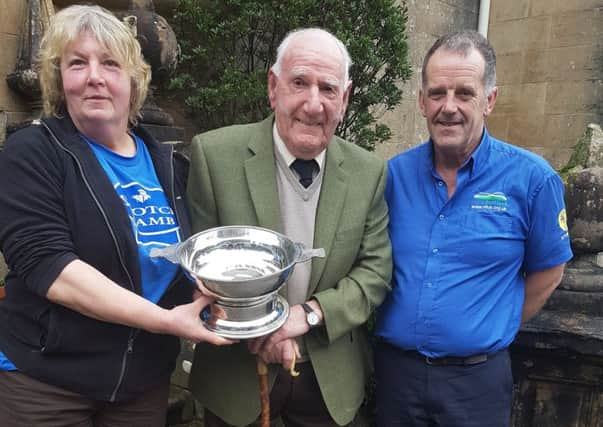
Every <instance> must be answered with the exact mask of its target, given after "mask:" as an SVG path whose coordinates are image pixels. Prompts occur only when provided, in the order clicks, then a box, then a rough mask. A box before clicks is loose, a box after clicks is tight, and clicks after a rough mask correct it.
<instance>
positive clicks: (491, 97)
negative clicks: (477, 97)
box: [484, 86, 498, 117]
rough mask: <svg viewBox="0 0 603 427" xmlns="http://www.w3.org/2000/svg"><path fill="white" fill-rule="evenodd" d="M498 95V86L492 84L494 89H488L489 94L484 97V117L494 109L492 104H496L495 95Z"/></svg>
mask: <svg viewBox="0 0 603 427" xmlns="http://www.w3.org/2000/svg"><path fill="white" fill-rule="evenodd" d="M497 96H498V87H496V86H494V89H492V91H490V95H488V96H487V97H486V109H485V110H484V117H487V116H489V115H490V113H491V112H492V110H494V104H496V97H497Z"/></svg>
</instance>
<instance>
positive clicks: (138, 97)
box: [38, 5, 151, 125]
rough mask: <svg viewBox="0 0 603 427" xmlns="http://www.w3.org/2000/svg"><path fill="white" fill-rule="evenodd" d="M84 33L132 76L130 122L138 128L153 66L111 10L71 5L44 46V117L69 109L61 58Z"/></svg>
mask: <svg viewBox="0 0 603 427" xmlns="http://www.w3.org/2000/svg"><path fill="white" fill-rule="evenodd" d="M82 33H88V34H90V35H92V36H93V37H94V38H95V39H96V41H97V42H98V43H100V44H101V45H102V46H103V47H104V48H105V49H107V51H109V52H111V54H112V55H115V56H116V57H117V59H118V61H119V62H120V63H121V64H122V66H123V67H124V69H125V70H126V72H127V73H128V74H129V75H130V82H131V96H130V113H129V117H128V118H129V122H130V124H131V125H136V123H137V122H138V118H139V117H140V109H141V108H142V104H143V103H144V100H145V98H146V96H147V91H148V87H149V82H150V81H151V67H150V66H149V65H148V64H147V63H146V62H145V61H144V59H143V57H142V53H141V50H140V45H139V44H138V41H137V40H136V38H135V37H134V34H132V31H131V30H130V29H129V28H128V27H127V26H126V25H125V24H124V23H122V22H121V21H119V19H117V18H116V17H115V15H113V14H112V13H111V12H109V11H108V10H106V9H104V8H102V7H99V6H81V5H75V6H70V7H67V8H65V9H62V10H61V11H59V12H58V13H57V14H56V15H54V16H53V18H52V20H51V22H50V26H49V28H48V30H47V31H46V33H45V34H44V37H43V39H42V42H41V44H40V51H39V56H38V74H39V78H40V88H41V89H42V100H43V103H44V114H46V115H47V116H57V117H58V116H59V115H60V112H61V110H62V109H63V108H65V95H64V91H63V82H62V77H61V57H62V56H63V55H64V53H65V50H66V49H67V47H68V46H69V45H70V44H71V43H73V42H74V41H76V40H77V39H78V37H79V36H80V35H81V34H82Z"/></svg>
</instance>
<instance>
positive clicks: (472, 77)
mask: <svg viewBox="0 0 603 427" xmlns="http://www.w3.org/2000/svg"><path fill="white" fill-rule="evenodd" d="M495 69H496V57H495V54H494V50H493V49H492V47H491V46H490V44H489V43H488V41H487V40H486V39H485V38H484V37H482V36H481V35H479V34H478V33H476V32H473V31H463V32H460V33H454V34H448V35H445V36H443V37H441V38H440V39H439V40H437V41H436V43H435V44H434V45H433V46H432V47H431V49H430V50H429V51H428V53H427V55H426V57H425V60H424V62H423V69H422V80H423V83H422V88H421V91H420V93H419V106H420V109H421V112H422V114H423V116H424V117H425V118H426V121H427V128H428V130H429V134H430V139H429V141H427V142H426V143H424V144H422V145H420V146H417V147H415V148H413V149H411V150H409V151H407V152H405V153H402V154H400V155H398V156H397V157H395V158H393V159H392V160H390V162H389V170H388V181H387V186H386V194H385V195H386V199H387V201H388V204H389V210H390V211H389V212H390V225H389V232H390V237H391V240H392V249H393V258H394V283H393V290H392V292H391V293H390V294H389V296H388V297H387V299H386V301H385V303H384V304H383V305H382V306H381V308H380V310H379V316H378V321H377V327H376V335H377V337H378V340H377V341H378V344H377V348H376V354H375V357H376V380H377V422H378V425H379V426H383V427H392V426H425V427H427V426H429V427H432V426H446V427H453V426H454V427H471V426H475V427H484V426H489V427H494V426H501V427H503V426H508V425H509V419H510V409H511V396H512V384H513V380H512V376H511V368H510V360H509V355H508V352H507V347H508V346H509V345H510V344H511V342H512V341H513V339H514V337H515V335H516V334H517V331H518V329H519V326H520V324H521V322H524V321H527V320H528V319H530V318H531V317H532V316H533V315H534V314H535V313H536V312H537V311H538V310H539V309H540V308H541V307H542V305H543V304H544V302H545V301H546V300H547V298H548V297H549V296H550V295H551V293H552V292H553V290H554V289H555V288H556V287H557V285H558V284H559V282H560V281H561V277H562V274H563V268H564V264H565V262H567V261H568V260H569V259H570V258H571V257H572V253H571V249H570V245H569V237H568V234H567V225H566V220H565V207H564V202H563V184H562V182H561V180H560V178H559V176H558V175H557V174H556V173H555V171H554V170H553V169H552V168H551V167H550V166H549V165H548V164H547V162H546V161H545V160H544V159H542V158H540V157H539V156H537V155H535V154H532V153H530V152H528V151H526V150H523V149H520V148H517V147H514V146H512V145H509V144H507V143H504V142H502V141H499V140H497V139H495V138H493V137H492V136H490V135H489V134H488V132H487V130H486V128H485V125H484V120H485V118H486V117H487V116H488V115H489V114H490V113H491V112H492V109H493V108H494V104H495V102H496V96H497V88H496V71H495Z"/></svg>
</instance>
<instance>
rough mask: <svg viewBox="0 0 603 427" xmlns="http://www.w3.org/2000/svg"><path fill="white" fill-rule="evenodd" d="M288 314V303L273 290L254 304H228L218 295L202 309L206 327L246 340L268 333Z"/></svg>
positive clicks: (227, 336) (278, 325) (231, 337)
mask: <svg viewBox="0 0 603 427" xmlns="http://www.w3.org/2000/svg"><path fill="white" fill-rule="evenodd" d="M287 317H289V304H288V303H287V301H286V300H285V299H284V298H283V297H281V296H280V295H278V294H273V295H270V296H269V297H267V299H264V300H263V301H261V302H259V303H256V304H253V305H247V306H245V305H240V304H235V305H232V304H229V303H228V302H226V301H220V300H219V299H218V300H217V301H216V302H214V303H213V304H211V305H210V306H209V307H206V308H205V309H204V310H203V311H202V312H201V319H202V320H203V324H204V325H205V327H206V328H207V329H209V330H210V331H212V332H214V333H216V334H217V335H220V336H221V337H224V338H229V339H236V340H243V339H249V338H257V337H261V336H263V335H268V334H269V333H271V332H274V331H275V330H277V329H278V328H280V327H281V326H282V325H283V324H284V323H285V321H286V320H287Z"/></svg>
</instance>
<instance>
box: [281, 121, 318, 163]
mask: <svg viewBox="0 0 603 427" xmlns="http://www.w3.org/2000/svg"><path fill="white" fill-rule="evenodd" d="M272 139H273V140H274V145H275V147H276V150H277V151H278V153H279V154H280V155H281V156H282V157H283V159H285V163H286V164H287V166H288V167H291V163H293V162H294V161H295V159H296V158H295V156H294V155H293V154H291V152H290V151H289V149H288V148H287V146H286V145H285V142H284V141H283V140H282V139H281V136H280V135H279V134H278V129H277V128H276V122H274V124H273V125H272ZM326 151H327V150H322V151H321V152H320V154H318V156H316V157H314V160H316V163H318V170H319V171H320V170H322V168H323V166H324V163H325V153H326Z"/></svg>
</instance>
